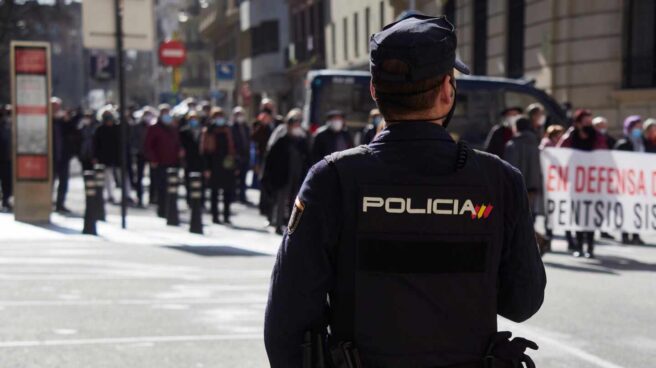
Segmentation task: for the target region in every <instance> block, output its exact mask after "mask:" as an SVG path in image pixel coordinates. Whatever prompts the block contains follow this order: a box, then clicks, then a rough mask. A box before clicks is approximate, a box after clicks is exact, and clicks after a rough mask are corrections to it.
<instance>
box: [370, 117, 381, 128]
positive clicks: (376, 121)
mask: <svg viewBox="0 0 656 368" xmlns="http://www.w3.org/2000/svg"><path fill="white" fill-rule="evenodd" d="M381 121H383V117H382V116H376V117H374V119H373V120H372V121H371V123H372V124H373V125H374V127H376V128H378V125H379V124H380V122H381Z"/></svg>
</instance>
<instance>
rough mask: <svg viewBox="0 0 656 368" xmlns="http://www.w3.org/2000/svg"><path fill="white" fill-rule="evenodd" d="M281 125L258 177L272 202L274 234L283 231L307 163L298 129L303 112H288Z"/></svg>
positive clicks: (303, 135)
mask: <svg viewBox="0 0 656 368" xmlns="http://www.w3.org/2000/svg"><path fill="white" fill-rule="evenodd" d="M285 121H286V125H287V129H286V133H285V135H284V136H282V137H280V138H279V139H278V140H277V141H276V142H275V143H274V144H273V145H272V146H271V150H270V151H269V153H268V154H267V157H266V160H265V162H264V174H263V175H262V186H263V187H264V188H265V190H267V191H269V193H271V196H272V198H273V211H272V224H273V225H274V226H275V228H276V232H277V233H278V234H282V233H283V232H284V230H285V225H287V222H288V221H289V216H290V210H291V208H292V205H293V203H294V199H295V198H296V194H297V193H298V190H299V189H300V187H301V184H302V183H303V178H305V174H306V173H307V170H308V167H309V163H310V161H309V159H310V154H309V149H308V140H307V134H306V133H305V131H304V130H303V128H302V127H301V122H302V121H303V112H302V111H301V110H300V109H292V110H291V111H290V112H289V113H288V114H287V117H286V118H285Z"/></svg>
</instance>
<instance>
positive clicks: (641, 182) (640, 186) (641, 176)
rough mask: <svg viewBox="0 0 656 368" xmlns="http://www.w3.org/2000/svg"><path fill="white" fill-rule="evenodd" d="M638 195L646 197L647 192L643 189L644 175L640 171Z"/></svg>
mask: <svg viewBox="0 0 656 368" xmlns="http://www.w3.org/2000/svg"><path fill="white" fill-rule="evenodd" d="M637 192H638V194H642V195H646V194H647V190H646V188H645V173H644V172H643V171H642V170H640V173H639V175H638V190H637Z"/></svg>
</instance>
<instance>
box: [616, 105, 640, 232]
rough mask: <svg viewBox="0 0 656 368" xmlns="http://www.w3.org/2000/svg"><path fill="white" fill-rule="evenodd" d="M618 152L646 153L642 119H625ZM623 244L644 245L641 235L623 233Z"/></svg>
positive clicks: (617, 148)
mask: <svg viewBox="0 0 656 368" xmlns="http://www.w3.org/2000/svg"><path fill="white" fill-rule="evenodd" d="M615 149H616V150H618V151H628V152H645V141H644V138H643V135H642V117H641V116H640V115H631V116H628V117H627V118H626V119H624V138H622V139H620V140H619V141H618V142H617V143H616V144H615ZM622 244H635V245H644V244H645V242H644V241H642V239H640V234H637V233H636V234H629V233H626V232H623V233H622Z"/></svg>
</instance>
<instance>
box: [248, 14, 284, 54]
mask: <svg viewBox="0 0 656 368" xmlns="http://www.w3.org/2000/svg"><path fill="white" fill-rule="evenodd" d="M251 44H252V45H253V50H252V53H253V56H258V55H261V54H266V53H270V52H277V51H278V47H279V46H278V44H279V40H278V21H277V20H269V21H266V22H262V23H260V25H258V26H256V27H254V28H253V29H252V30H251Z"/></svg>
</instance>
